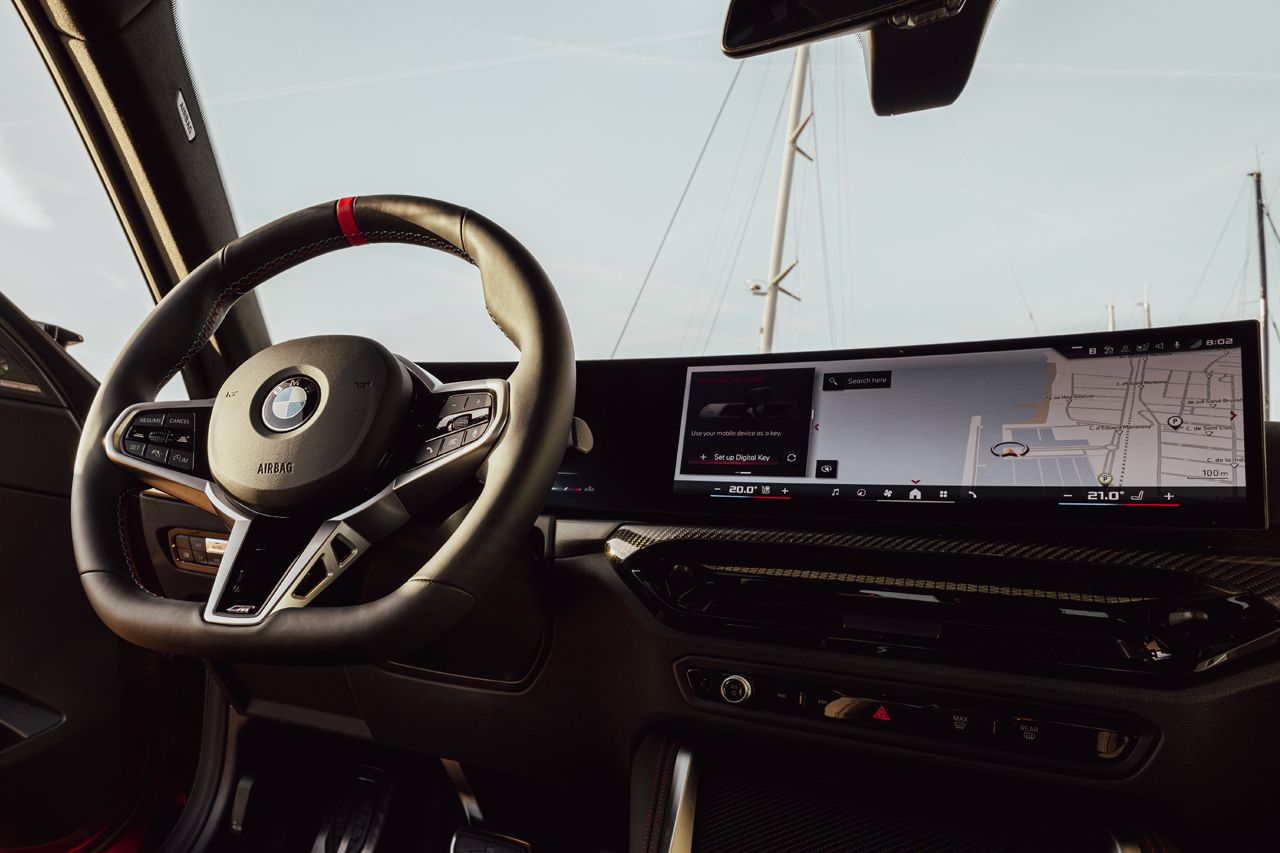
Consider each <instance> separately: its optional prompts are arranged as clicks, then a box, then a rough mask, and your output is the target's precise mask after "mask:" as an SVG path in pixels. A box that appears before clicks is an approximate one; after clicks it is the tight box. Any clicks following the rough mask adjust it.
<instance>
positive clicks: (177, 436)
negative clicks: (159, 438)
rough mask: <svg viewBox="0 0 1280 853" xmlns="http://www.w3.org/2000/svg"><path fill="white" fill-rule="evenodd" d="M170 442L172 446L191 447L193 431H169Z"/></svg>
mask: <svg viewBox="0 0 1280 853" xmlns="http://www.w3.org/2000/svg"><path fill="white" fill-rule="evenodd" d="M169 444H170V446H172V447H190V446H191V433H189V432H171V433H169Z"/></svg>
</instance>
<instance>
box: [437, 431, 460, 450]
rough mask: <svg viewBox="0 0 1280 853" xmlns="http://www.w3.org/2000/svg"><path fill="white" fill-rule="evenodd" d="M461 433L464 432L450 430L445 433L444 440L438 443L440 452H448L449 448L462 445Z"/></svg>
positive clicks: (454, 448) (455, 448) (453, 448)
mask: <svg viewBox="0 0 1280 853" xmlns="http://www.w3.org/2000/svg"><path fill="white" fill-rule="evenodd" d="M463 435H464V434H463V433H461V432H451V433H449V434H448V435H446V436H445V437H444V440H443V441H442V442H441V443H440V452H441V453H448V452H449V451H450V450H457V449H458V448H459V447H461V446H462V437H463Z"/></svg>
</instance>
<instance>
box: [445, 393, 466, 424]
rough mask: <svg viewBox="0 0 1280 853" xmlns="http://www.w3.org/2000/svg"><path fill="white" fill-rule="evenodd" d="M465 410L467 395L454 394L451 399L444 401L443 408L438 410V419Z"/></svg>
mask: <svg viewBox="0 0 1280 853" xmlns="http://www.w3.org/2000/svg"><path fill="white" fill-rule="evenodd" d="M466 410H467V395H466V394H454V395H453V396H452V397H450V398H449V399H447V400H445V401H444V408H443V409H441V410H440V417H442V418H443V417H446V416H448V415H456V414H458V413H459V412H465V411H466Z"/></svg>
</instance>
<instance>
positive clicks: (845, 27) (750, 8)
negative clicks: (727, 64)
mask: <svg viewBox="0 0 1280 853" xmlns="http://www.w3.org/2000/svg"><path fill="white" fill-rule="evenodd" d="M964 4H965V0H732V2H731V3H730V5H729V14H728V16H727V17H726V18H725V22H724V38H723V42H722V47H723V50H724V52H725V55H726V56H731V57H733V58H735V59H741V58H744V57H747V56H755V55H757V54H760V53H768V52H769V51H773V50H781V49H782V48H785V47H791V46H792V45H796V44H805V43H807V42H811V41H817V40H819V39H824V38H830V37H831V36H837V35H843V34H845V33H851V32H857V31H860V30H869V29H871V28H873V27H876V26H878V25H881V24H892V25H893V26H895V27H900V28H906V29H910V28H915V27H920V26H926V25H928V24H931V23H933V22H934V21H938V20H942V19H943V18H948V17H950V16H952V15H954V14H956V13H957V12H959V11H960V9H961V8H962V7H963V6H964Z"/></svg>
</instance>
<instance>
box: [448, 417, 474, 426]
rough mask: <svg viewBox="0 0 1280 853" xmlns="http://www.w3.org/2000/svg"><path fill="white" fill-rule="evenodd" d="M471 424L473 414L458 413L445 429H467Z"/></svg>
mask: <svg viewBox="0 0 1280 853" xmlns="http://www.w3.org/2000/svg"><path fill="white" fill-rule="evenodd" d="M469 426H471V416H470V415H458V416H457V417H456V418H453V419H452V420H450V421H449V423H448V424H447V425H446V426H445V429H466V428H467V427H469Z"/></svg>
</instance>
